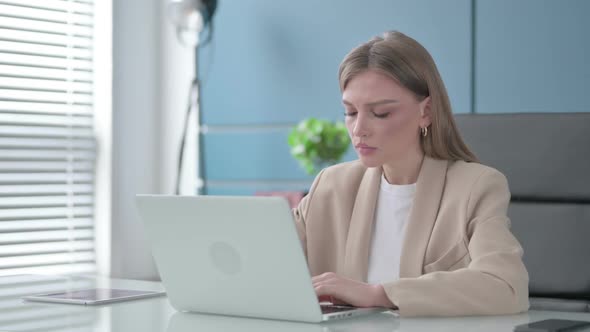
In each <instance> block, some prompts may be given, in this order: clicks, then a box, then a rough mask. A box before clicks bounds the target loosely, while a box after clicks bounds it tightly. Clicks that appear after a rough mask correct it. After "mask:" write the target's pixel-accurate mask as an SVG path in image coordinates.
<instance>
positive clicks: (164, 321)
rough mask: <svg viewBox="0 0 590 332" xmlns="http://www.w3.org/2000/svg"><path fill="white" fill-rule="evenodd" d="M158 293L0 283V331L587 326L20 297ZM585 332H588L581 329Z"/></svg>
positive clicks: (50, 280)
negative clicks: (262, 314) (264, 314)
mask: <svg viewBox="0 0 590 332" xmlns="http://www.w3.org/2000/svg"><path fill="white" fill-rule="evenodd" d="M94 287H98V288H123V289H137V290H151V291H158V290H163V286H162V284H161V283H157V282H148V281H138V280H124V279H109V278H101V277H94V276H69V277H43V276H31V275H29V276H22V275H21V276H11V277H0V331H21V332H25V331H26V332H33V331H35V332H40V331H43V332H129V331H141V332H164V331H167V332H184V331H186V332H188V331H191V332H193V331H204V332H215V331H223V332H225V331H228V332H232V331H240V332H242V331H262V332H264V331H276V332H282V331H287V332H290V331H295V332H299V331H302V332H308V331H309V332H353V331H355V332H356V331H359V332H394V331H399V332H424V331H437V332H441V331H442V332H451V331H452V332H456V331H477V332H512V331H513V329H514V326H516V325H520V324H525V323H529V322H534V321H539V320H544V319H550V318H556V319H571V320H583V321H590V313H584V312H558V311H529V312H528V313H524V314H519V315H510V316H486V317H451V318H435V317H418V318H407V317H401V318H399V317H397V316H396V315H395V314H393V313H381V314H373V315H369V316H360V317H354V318H350V319H343V320H338V321H330V322H324V323H320V324H308V323H299V322H287V321H278V320H265V319H253V318H238V317H230V316H218V315H206V314H196V313H177V312H176V311H175V310H174V308H172V306H170V303H169V302H168V299H167V298H166V297H158V298H151V299H143V300H136V301H128V302H121V303H114V304H110V305H99V306H81V305H69V304H55V303H35V302H25V301H22V300H21V297H22V296H24V295H29V294H33V293H43V292H51V291H56V290H65V289H80V288H94ZM587 331H590V329H587Z"/></svg>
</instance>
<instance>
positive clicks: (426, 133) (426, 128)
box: [420, 127, 428, 137]
mask: <svg viewBox="0 0 590 332" xmlns="http://www.w3.org/2000/svg"><path fill="white" fill-rule="evenodd" d="M420 131H421V132H422V136H424V137H426V135H428V127H424V128H420Z"/></svg>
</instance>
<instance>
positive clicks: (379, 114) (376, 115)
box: [372, 112, 391, 119]
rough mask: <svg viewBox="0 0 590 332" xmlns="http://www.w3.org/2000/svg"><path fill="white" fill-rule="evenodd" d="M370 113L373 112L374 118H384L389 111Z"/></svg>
mask: <svg viewBox="0 0 590 332" xmlns="http://www.w3.org/2000/svg"><path fill="white" fill-rule="evenodd" d="M372 113H373V116H375V117H376V118H379V119H385V118H386V117H388V116H389V114H391V112H383V113H375V112H372Z"/></svg>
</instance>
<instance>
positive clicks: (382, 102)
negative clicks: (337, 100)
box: [342, 99, 399, 107]
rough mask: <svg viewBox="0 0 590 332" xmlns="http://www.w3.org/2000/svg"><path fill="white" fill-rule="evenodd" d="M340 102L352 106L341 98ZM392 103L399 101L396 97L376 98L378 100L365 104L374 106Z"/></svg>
mask: <svg viewBox="0 0 590 332" xmlns="http://www.w3.org/2000/svg"><path fill="white" fill-rule="evenodd" d="M342 103H343V104H344V105H348V106H353V105H352V103H351V102H349V101H346V100H344V99H342ZM394 103H399V100H397V99H383V100H378V101H374V102H371V103H366V104H365V106H369V107H374V106H379V105H384V104H394Z"/></svg>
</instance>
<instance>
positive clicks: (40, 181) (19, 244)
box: [0, 0, 97, 328]
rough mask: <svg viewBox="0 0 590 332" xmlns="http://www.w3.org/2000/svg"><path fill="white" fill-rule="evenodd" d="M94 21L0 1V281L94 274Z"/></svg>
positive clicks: (88, 7) (69, 0)
mask: <svg viewBox="0 0 590 332" xmlns="http://www.w3.org/2000/svg"><path fill="white" fill-rule="evenodd" d="M93 21H94V4H93V3H92V1H73V0H0V276H1V275H11V274H15V273H44V274H46V273H75V272H90V273H91V272H94V271H95V269H96V263H95V261H96V257H95V252H94V197H95V195H94V180H95V179H94V172H95V163H96V153H97V147H96V139H95V133H94V117H93V113H94V106H93V104H94V96H93V94H94V83H93V80H94V74H93V72H92V71H93V66H94V64H93V57H94V50H93V48H94V46H93V43H94V41H93V36H94V30H93ZM0 287H1V286H0ZM1 300H2V299H1V297H0V301H1ZM29 314H30V315H31V316H30V317H31V319H32V318H33V317H37V316H38V315H42V314H41V313H32V312H30V313H26V315H25V314H23V316H22V317H23V322H22V323H26V322H25V321H26V320H27V319H28V318H27V317H29V316H28V315H29ZM12 319H13V318H12ZM43 319H45V318H43ZM0 322H2V315H0ZM19 324H20V323H19ZM0 325H3V324H0ZM17 325H18V324H17ZM57 328H59V327H57Z"/></svg>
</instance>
